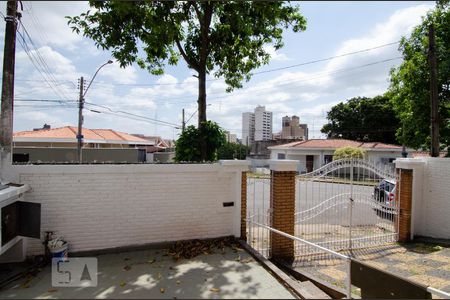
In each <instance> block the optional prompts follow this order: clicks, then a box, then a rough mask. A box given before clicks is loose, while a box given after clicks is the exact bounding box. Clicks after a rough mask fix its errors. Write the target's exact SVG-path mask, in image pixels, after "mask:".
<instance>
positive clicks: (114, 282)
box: [0, 248, 295, 299]
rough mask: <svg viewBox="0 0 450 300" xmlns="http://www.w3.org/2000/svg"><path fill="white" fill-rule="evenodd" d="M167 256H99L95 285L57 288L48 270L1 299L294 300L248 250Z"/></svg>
mask: <svg viewBox="0 0 450 300" xmlns="http://www.w3.org/2000/svg"><path fill="white" fill-rule="evenodd" d="M166 253H167V250H164V249H163V250H146V251H135V252H124V253H118V254H105V255H99V256H97V258H98V286H97V287H76V288H68V287H58V288H54V287H52V285H51V267H50V266H47V267H46V268H45V269H43V270H42V271H41V272H40V273H39V274H38V275H37V276H36V277H34V278H33V279H32V280H31V281H26V279H20V280H18V281H16V282H13V283H11V284H10V285H9V286H7V287H6V288H5V289H3V290H2V291H0V299H15V298H20V299H23V298H46V299H66V298H98V299H104V298H129V299H136V298H158V299H183V298H191V299H192V298H195V299H199V298H214V299H222V298H252V299H258V298H265V299H267V298H271V299H295V297H294V296H293V295H292V294H291V293H290V292H289V291H288V290H287V289H286V288H285V287H284V286H283V285H281V284H280V283H279V282H278V281H277V280H276V279H275V278H274V277H273V276H271V275H270V274H269V273H268V272H267V271H266V270H265V269H264V268H263V267H262V266H261V265H260V264H259V263H257V262H256V261H254V260H253V259H252V257H251V256H250V255H249V254H248V253H247V252H244V251H236V250H235V249H231V248H226V249H225V251H224V252H222V251H221V250H217V251H216V253H214V254H210V255H200V256H197V257H196V258H193V259H190V260H186V259H182V260H179V261H174V260H173V259H172V257H170V256H168V255H167V254H166Z"/></svg>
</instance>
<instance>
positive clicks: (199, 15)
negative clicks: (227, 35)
mask: <svg viewBox="0 0 450 300" xmlns="http://www.w3.org/2000/svg"><path fill="white" fill-rule="evenodd" d="M192 3H193V5H192V6H193V7H194V10H195V13H196V14H197V19H198V21H199V22H200V27H201V26H203V25H202V14H201V12H200V10H199V9H198V6H197V1H192Z"/></svg>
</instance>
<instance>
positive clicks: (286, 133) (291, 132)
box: [281, 116, 308, 140]
mask: <svg viewBox="0 0 450 300" xmlns="http://www.w3.org/2000/svg"><path fill="white" fill-rule="evenodd" d="M281 138H282V139H303V140H307V139H308V125H306V124H300V118H299V117H297V116H292V118H291V117H289V116H285V117H283V118H282V130H281Z"/></svg>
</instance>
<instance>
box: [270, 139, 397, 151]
mask: <svg viewBox="0 0 450 300" xmlns="http://www.w3.org/2000/svg"><path fill="white" fill-rule="evenodd" d="M342 147H356V148H364V149H366V150H370V149H374V150H394V151H401V150H402V147H401V146H397V145H390V144H384V143H378V142H370V143H364V142H357V141H352V140H345V139H326V140H325V139H311V140H306V141H299V142H293V143H288V144H283V145H278V146H272V147H269V149H337V148H342Z"/></svg>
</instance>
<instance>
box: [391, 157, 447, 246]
mask: <svg viewBox="0 0 450 300" xmlns="http://www.w3.org/2000/svg"><path fill="white" fill-rule="evenodd" d="M395 165H396V167H397V168H400V169H409V170H413V191H412V220H411V234H412V237H411V238H413V237H414V236H415V235H416V236H426V237H433V238H440V239H450V229H449V228H450V158H416V159H413V158H405V159H397V160H396V161H395Z"/></svg>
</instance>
